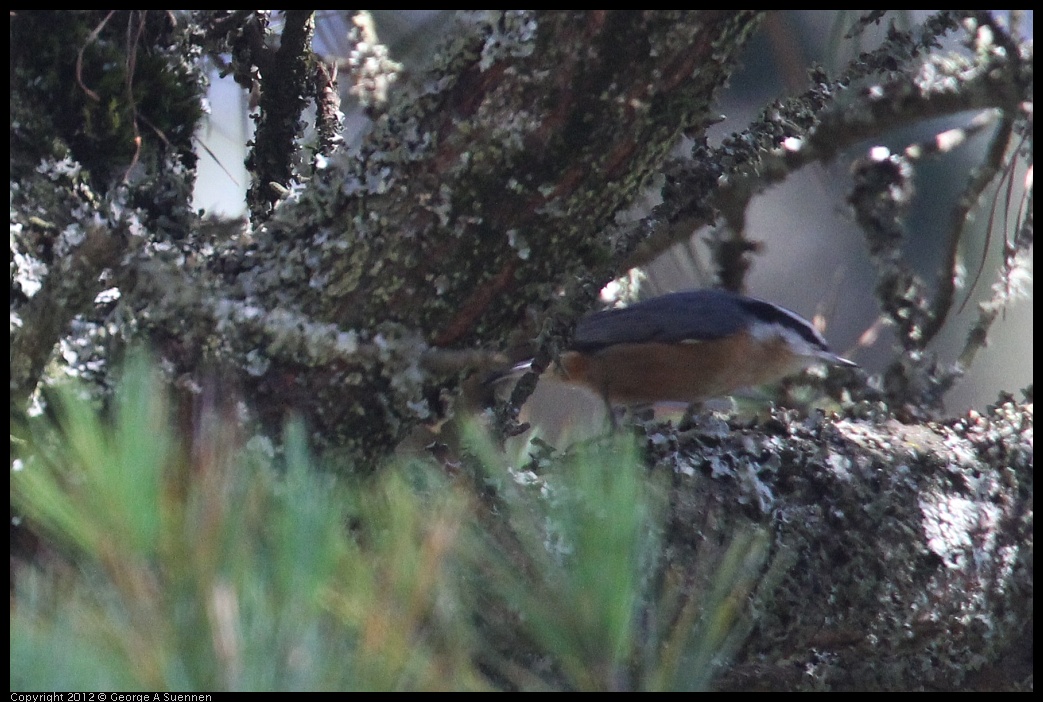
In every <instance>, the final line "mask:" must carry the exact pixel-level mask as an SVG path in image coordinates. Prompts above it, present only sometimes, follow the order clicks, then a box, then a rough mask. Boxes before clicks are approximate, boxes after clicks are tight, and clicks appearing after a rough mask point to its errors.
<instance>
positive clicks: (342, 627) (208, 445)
mask: <svg viewBox="0 0 1043 702" xmlns="http://www.w3.org/2000/svg"><path fill="white" fill-rule="evenodd" d="M83 396H84V393H81V392H79V391H78V390H77V389H76V388H66V389H64V390H62V391H60V392H59V393H58V400H57V401H56V402H55V403H53V404H54V405H55V406H56V408H57V412H56V418H52V419H46V420H45V419H42V418H41V419H39V420H37V421H35V422H33V423H30V425H29V428H28V429H25V430H24V431H19V432H17V433H18V435H17V436H16V437H15V439H16V441H15V451H14V452H13V456H14V457H13V460H12V474H11V487H12V501H13V507H12V514H14V515H16V516H15V520H16V524H17V526H16V527H15V528H14V531H16V532H19V531H29V532H31V533H33V534H38V535H40V536H41V538H40V539H39V541H38V543H37V547H36V548H35V549H34V550H33V552H32V554H31V555H29V556H26V555H25V554H23V555H22V556H21V557H20V559H19V560H18V565H17V567H15V568H14V570H13V574H12V583H13V586H12V587H13V589H12V601H11V615H12V619H11V688H12V690H177V691H215V690H406V689H409V690H412V689H423V690H489V689H583V690H588V689H589V690H594V689H698V688H705V687H707V686H708V685H709V684H710V682H711V680H712V676H713V672H714V671H715V670H717V669H718V668H719V666H720V665H721V664H722V663H724V662H726V660H727V657H728V655H730V653H731V652H734V651H735V650H736V649H737V647H738V646H739V645H741V642H742V639H743V636H744V634H745V631H746V627H747V626H748V625H747V624H746V623H745V622H746V616H745V614H744V612H745V609H746V604H745V603H746V601H747V599H748V598H747V596H748V595H749V593H750V592H751V591H752V588H753V584H754V583H755V582H757V578H758V574H759V573H761V572H762V570H763V566H764V564H765V563H766V559H767V552H768V550H769V549H768V543H767V541H768V540H767V538H766V537H765V536H764V535H763V534H761V533H759V532H758V533H752V534H744V535H738V536H737V537H736V539H735V541H734V543H732V544H731V545H730V546H729V547H728V548H726V549H725V555H724V556H723V557H722V558H721V559H720V563H717V564H711V565H712V569H713V571H714V572H715V573H716V574H717V575H715V576H714V577H713V579H712V580H711V581H710V582H709V583H708V584H704V586H700V585H699V584H698V583H697V582H695V581H696V580H698V578H694V577H692V573H693V571H692V569H691V566H690V564H689V565H681V564H677V563H671V562H669V560H670V559H669V558H668V557H667V556H665V555H664V554H665V553H666V551H665V550H664V548H663V542H664V534H663V528H664V527H663V524H664V520H663V515H664V510H665V509H667V497H666V490H665V486H664V485H663V484H661V483H662V481H660V480H656V479H655V478H654V476H653V475H651V474H649V472H648V470H647V468H645V467H644V466H643V464H642V460H641V455H640V451H639V450H638V448H637V447H636V446H635V445H634V443H633V442H632V441H629V440H623V439H620V438H618V437H617V438H609V439H605V440H601V441H596V442H592V443H590V444H589V445H587V446H584V447H582V448H578V449H575V450H573V451H571V452H570V453H568V454H565V455H559V454H556V453H554V452H549V451H546V450H544V451H543V453H542V455H540V457H539V458H538V459H537V458H532V459H531V460H529V459H528V458H526V459H525V460H526V461H527V463H526V464H524V465H523V464H522V463H521V462H520V461H513V462H512V461H509V460H508V458H507V457H506V456H505V455H504V454H503V453H502V452H500V451H498V450H497V449H495V448H494V447H493V446H492V445H491V443H490V442H489V441H488V440H487V439H485V438H484V437H483V435H482V434H481V432H480V431H478V430H477V429H471V430H469V431H468V432H465V433H466V434H467V436H468V437H469V438H468V439H467V440H466V441H465V449H464V451H463V454H464V455H463V459H462V461H461V465H462V468H461V469H460V470H459V471H457V472H455V473H450V472H448V471H446V470H445V468H444V466H439V465H437V464H436V463H434V462H433V461H424V460H419V459H416V460H412V461H401V462H400V463H399V464H398V465H396V466H393V467H391V468H389V469H387V470H384V471H380V472H378V473H377V474H375V475H372V474H370V475H366V476H358V477H352V478H347V477H344V475H345V472H344V471H342V470H341V471H329V472H326V471H323V470H322V468H321V467H320V466H319V465H318V462H317V461H316V460H315V459H313V458H312V457H311V456H310V455H309V452H308V449H307V446H306V441H305V438H304V437H305V432H304V431H303V430H302V428H301V427H300V426H299V425H297V424H293V423H291V424H290V425H289V426H288V428H287V430H286V436H285V437H284V440H283V442H282V445H281V447H280V448H279V449H274V448H272V447H271V445H269V444H267V443H266V442H264V441H261V440H258V439H253V440H249V441H245V440H244V439H243V438H242V437H241V436H239V435H238V434H237V431H236V430H235V429H234V428H233V423H232V422H230V421H227V420H222V419H220V418H218V417H217V416H211V417H204V420H205V421H198V422H197V425H199V427H201V428H197V429H196V434H195V436H193V437H192V439H191V440H186V439H185V438H184V437H179V436H178V435H177V433H176V432H175V431H173V430H172V428H171V427H172V426H173V419H172V417H171V411H170V408H169V406H168V403H167V402H166V400H165V397H164V393H163V392H162V391H161V389H160V384H159V383H158V382H156V381H155V378H154V376H153V374H152V372H151V370H150V369H149V367H148V364H146V363H144V362H142V361H141V360H137V361H133V362H132V363H130V364H129V366H128V370H127V372H126V373H125V374H124V379H123V381H122V383H121V384H120V386H119V388H118V390H117V392H116V393H115V397H114V400H113V402H112V406H111V407H110V408H107V409H105V410H99V409H98V408H96V407H95V406H93V405H92V404H91V403H90V402H89V401H88V400H85V399H83ZM544 446H545V445H544ZM534 455H535V454H534ZM512 465H513V466H515V467H513V468H512V467H511V466H512ZM705 569H706V565H705V564H704V565H703V566H701V570H705Z"/></svg>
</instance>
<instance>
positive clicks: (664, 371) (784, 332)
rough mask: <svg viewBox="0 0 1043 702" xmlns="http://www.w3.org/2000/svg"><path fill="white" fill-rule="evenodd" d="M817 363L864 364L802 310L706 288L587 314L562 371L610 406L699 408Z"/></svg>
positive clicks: (558, 370) (558, 369)
mask: <svg viewBox="0 0 1043 702" xmlns="http://www.w3.org/2000/svg"><path fill="white" fill-rule="evenodd" d="M819 362H824V363H827V364H831V365H836V366H843V367H856V366H857V365H858V364H856V363H855V362H853V361H850V360H848V359H846V358H843V357H841V356H839V355H837V354H836V353H834V352H833V351H832V350H831V349H830V347H829V344H828V343H827V342H826V340H825V339H824V338H823V336H822V334H820V333H819V332H818V330H817V329H815V327H814V325H812V323H811V322H809V321H808V320H806V319H804V318H803V317H801V316H800V315H798V314H797V313H796V312H793V311H791V310H788V309H786V308H785V307H781V306H779V305H776V304H773V303H771V302H767V301H765V300H760V299H757V298H753V297H746V296H743V295H739V294H737V293H733V292H729V291H726V290H719V289H700V290H687V291H682V292H675V293H670V294H666V295H661V296H659V297H653V298H650V299H647V300H644V301H641V302H637V303H635V304H632V305H629V306H627V307H622V308H617V309H609V310H604V311H600V312H595V313H593V314H590V315H587V316H586V317H583V318H582V319H580V321H579V322H578V324H577V326H576V330H575V333H574V335H573V338H572V344H571V346H570V347H569V348H568V350H567V351H565V352H564V353H563V354H562V355H561V357H560V359H559V361H558V363H557V366H556V371H555V375H556V376H557V378H558V379H560V380H563V381H565V382H567V383H572V384H577V385H581V386H586V387H587V388H589V389H591V390H593V391H594V392H596V393H597V394H598V395H600V396H601V397H602V398H603V399H604V401H605V403H606V405H608V406H609V407H610V408H611V406H612V405H613V404H617V405H618V404H622V405H628V406H636V405H643V404H652V403H659V402H684V403H688V404H692V403H698V402H702V401H704V400H708V399H711V398H715V397H722V396H725V395H729V394H731V393H733V392H734V391H736V390H738V389H740V388H744V387H750V386H756V385H762V384H766V383H771V382H774V381H777V380H780V379H782V378H784V377H786V376H788V375H791V374H793V373H796V372H798V371H800V370H802V369H804V368H805V367H807V366H810V365H813V364H815V363H819ZM527 363H531V361H530V362H526V363H522V364H519V365H518V366H515V370H519V369H521V370H524V369H525V366H526V365H527ZM610 415H611V412H610Z"/></svg>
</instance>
